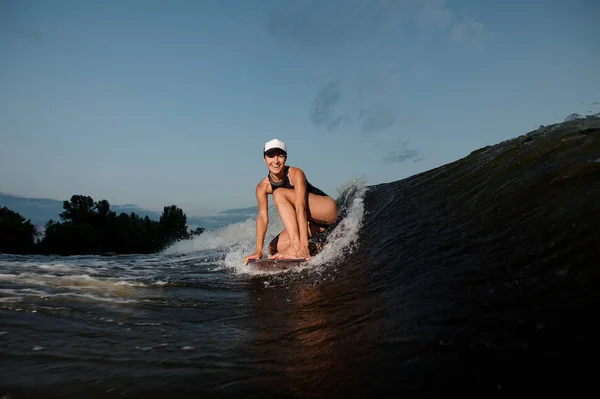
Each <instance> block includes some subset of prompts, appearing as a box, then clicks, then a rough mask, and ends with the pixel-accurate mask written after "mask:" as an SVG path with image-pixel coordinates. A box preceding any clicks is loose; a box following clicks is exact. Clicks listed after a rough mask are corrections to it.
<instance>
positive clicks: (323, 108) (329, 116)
mask: <svg viewBox="0 0 600 399" xmlns="http://www.w3.org/2000/svg"><path fill="white" fill-rule="evenodd" d="M341 100H342V91H341V83H340V82H337V81H336V82H329V83H327V84H326V85H324V86H323V87H322V88H321V89H320V90H319V92H318V93H317V95H316V97H315V99H314V100H313V103H312V108H311V110H310V119H311V121H312V123H313V124H315V125H316V126H324V127H325V128H327V130H328V131H333V130H335V129H336V128H337V127H338V126H339V124H340V123H341V122H342V121H343V120H344V117H343V116H342V115H338V116H334V111H335V110H334V109H335V107H336V106H337V105H338V104H339V103H340V101H341Z"/></svg>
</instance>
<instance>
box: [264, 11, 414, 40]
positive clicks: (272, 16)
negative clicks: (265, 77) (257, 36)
mask: <svg viewBox="0 0 600 399" xmlns="http://www.w3.org/2000/svg"><path fill="white" fill-rule="evenodd" d="M413 1H414V0H378V1H376V2H364V1H359V0H358V1H357V0H341V1H340V0H316V1H315V0H313V1H297V2H278V3H277V4H279V6H278V7H277V8H275V9H272V10H270V11H269V13H268V16H267V33H268V34H269V35H271V36H272V37H275V38H278V39H285V40H291V41H293V42H295V43H296V44H300V45H308V46H314V45H323V44H336V45H339V44H342V43H345V42H351V43H355V42H356V41H357V40H366V38H367V37H368V36H371V35H373V34H375V33H377V32H378V31H380V30H381V29H382V28H384V27H386V26H388V25H390V24H393V23H399V21H400V20H401V19H402V18H403V16H404V13H403V12H401V11H402V10H404V9H405V8H406V7H408V6H409V5H410V4H411V3H413Z"/></svg>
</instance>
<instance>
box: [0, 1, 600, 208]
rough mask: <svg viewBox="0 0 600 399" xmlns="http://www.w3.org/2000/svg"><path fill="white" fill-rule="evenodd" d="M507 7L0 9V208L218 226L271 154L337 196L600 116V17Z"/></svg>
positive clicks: (590, 6) (558, 7) (569, 8)
mask: <svg viewBox="0 0 600 399" xmlns="http://www.w3.org/2000/svg"><path fill="white" fill-rule="evenodd" d="M515 4H516V3H515ZM340 6H343V7H340ZM515 7H516V6H513V5H511V4H506V3H505V4H482V3H479V2H476V1H474V0H471V1H441V0H422V1H418V0H406V1H399V2H379V3H375V4H370V5H368V7H366V8H365V7H364V3H363V2H361V1H358V0H356V1H352V2H345V1H344V2H342V1H321V2H310V1H307V2H300V3H298V2H293V3H292V2H290V1H286V2H278V1H267V2H264V3H260V4H251V3H246V2H243V1H234V0H231V1H205V2H202V3H196V2H190V1H174V2H170V3H168V4H166V3H159V2H147V1H144V2H142V1H138V0H132V1H130V2H127V3H122V2H118V1H112V0H111V1H106V2H102V4H100V3H96V4H92V3H79V2H75V1H69V0H63V1H59V2H53V3H48V2H43V1H41V0H37V1H22V2H8V1H0V48H1V49H2V52H3V57H2V58H1V60H0V87H3V90H2V91H0V120H2V121H3V123H2V125H1V126H0V159H1V160H2V161H1V163H0V165H1V167H0V187H1V191H2V192H4V193H6V194H9V195H13V196H17V197H25V198H36V199H52V200H58V201H64V200H69V199H70V198H71V195H73V194H81V195H89V196H90V197H92V198H94V200H100V199H107V200H108V201H109V202H110V203H111V204H113V203H115V204H123V205H121V206H127V205H132V206H135V207H139V208H143V209H147V210H149V211H155V212H156V211H158V212H160V211H161V210H162V208H163V207H164V206H168V205H170V204H174V205H177V206H178V207H180V208H181V209H183V210H184V212H186V214H188V215H193V216H215V215H219V214H221V213H223V212H225V213H226V212H228V211H232V210H235V209H240V210H243V209H249V208H251V207H253V206H255V205H256V200H255V197H254V187H255V186H256V184H257V183H258V181H259V180H260V179H261V178H262V177H264V176H265V175H266V173H267V170H266V168H265V165H264V163H263V161H262V155H261V153H262V145H263V144H264V143H265V142H266V141H268V140H270V139H272V138H275V137H277V138H279V139H281V140H283V141H284V142H286V144H287V146H288V150H289V160H288V164H289V165H293V166H297V167H300V168H302V169H303V170H304V171H305V173H306V175H307V178H308V180H309V181H310V182H311V183H312V184H313V185H315V186H317V187H319V188H321V189H322V190H323V191H325V192H326V193H328V194H329V195H331V196H333V197H335V196H336V195H337V193H336V190H337V189H338V188H339V187H341V186H343V185H344V184H345V183H347V182H348V181H351V180H353V179H361V180H365V181H366V184H368V185H375V184H380V183H387V182H391V181H397V180H401V179H404V178H406V177H410V176H413V175H415V174H418V173H422V172H425V171H427V170H430V169H433V168H436V167H439V166H442V165H445V164H447V163H450V162H454V161H455V160H457V159H460V158H462V157H465V156H467V155H468V154H469V153H470V152H472V151H474V150H477V149H479V148H482V147H485V146H487V145H494V144H497V143H500V142H502V141H504V140H507V139H511V138H513V137H517V136H519V135H522V134H526V133H527V132H530V131H532V130H535V129H536V128H537V127H538V126H539V125H550V124H553V123H559V122H562V121H563V120H564V119H565V117H567V116H568V115H570V114H573V113H579V114H582V115H586V114H594V113H598V112H599V111H600V104H599V101H600V95H599V93H600V79H598V78H597V71H598V70H600V54H598V51H597V50H596V49H597V48H598V46H599V44H600V43H599V41H600V27H599V26H598V25H597V23H596V21H597V18H598V17H600V4H598V3H596V2H593V1H591V0H588V1H583V0H581V1H576V2H567V1H558V2H555V3H554V4H552V5H549V4H548V3H546V2H542V1H541V0H535V1H531V2H529V3H527V4H522V5H521V6H520V7H519V8H518V9H516V8H515ZM558 18H560V21H561V24H560V25H557V24H549V23H548V21H552V20H556V19H558ZM317 143H318V144H317ZM315 144H317V145H316V146H315ZM315 147H317V148H316V149H315Z"/></svg>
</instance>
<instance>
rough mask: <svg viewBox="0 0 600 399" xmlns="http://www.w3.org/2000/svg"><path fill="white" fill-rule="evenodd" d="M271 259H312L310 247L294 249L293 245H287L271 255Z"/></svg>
mask: <svg viewBox="0 0 600 399" xmlns="http://www.w3.org/2000/svg"><path fill="white" fill-rule="evenodd" d="M269 258H271V259H306V260H308V259H310V253H309V252H308V248H307V249H306V250H302V249H300V248H298V249H294V248H292V247H291V246H290V247H287V248H285V249H283V250H281V251H279V252H277V253H276V254H274V255H271V256H269Z"/></svg>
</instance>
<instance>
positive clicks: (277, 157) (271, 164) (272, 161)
mask: <svg viewBox="0 0 600 399" xmlns="http://www.w3.org/2000/svg"><path fill="white" fill-rule="evenodd" d="M286 158H287V156H286V154H285V152H283V151H281V150H274V151H269V152H268V153H266V154H265V164H266V165H267V168H268V169H269V172H271V173H273V174H274V175H276V174H278V173H279V172H281V171H282V170H283V167H284V166H285V160H286Z"/></svg>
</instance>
